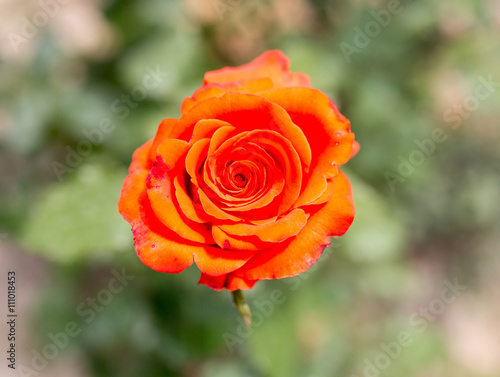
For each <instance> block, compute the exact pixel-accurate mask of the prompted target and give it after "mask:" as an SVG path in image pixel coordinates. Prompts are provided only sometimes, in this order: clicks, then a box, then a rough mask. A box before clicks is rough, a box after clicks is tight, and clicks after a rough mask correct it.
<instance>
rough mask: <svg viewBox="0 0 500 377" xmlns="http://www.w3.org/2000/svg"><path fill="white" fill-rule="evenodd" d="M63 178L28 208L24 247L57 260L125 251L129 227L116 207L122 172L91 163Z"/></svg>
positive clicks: (101, 256) (73, 259)
mask: <svg viewBox="0 0 500 377" xmlns="http://www.w3.org/2000/svg"><path fill="white" fill-rule="evenodd" d="M68 174H70V173H68ZM68 174H67V175H65V179H66V180H64V181H63V182H62V183H61V184H58V185H57V184H56V185H54V186H52V187H50V188H48V189H47V190H46V191H45V192H44V193H43V194H42V195H41V197H40V199H39V201H38V203H37V204H36V205H35V206H34V208H33V209H32V211H31V213H30V216H29V217H28V219H27V220H26V225H25V230H24V234H23V235H22V240H23V242H24V243H25V245H26V246H27V247H29V248H30V249H31V250H33V251H34V252H37V253H40V254H42V255H45V256H46V257H47V258H49V259H53V260H57V261H60V262H74V261H76V260H79V259H86V258H95V257H98V258H101V259H103V258H104V259H108V258H110V252H115V251H119V250H122V249H124V248H129V247H130V246H131V245H132V240H131V238H132V237H131V232H130V227H129V225H128V224H127V223H126V222H125V221H124V220H123V219H122V218H121V216H120V214H119V213H118V209H117V202H118V197H119V195H120V188H121V185H122V183H123V178H124V176H125V174H126V173H125V171H124V170H123V169H116V168H109V167H106V168H105V167H103V166H100V165H97V164H94V165H84V166H82V167H81V168H79V169H77V170H76V171H75V172H73V173H71V174H72V175H71V176H69V175H68Z"/></svg>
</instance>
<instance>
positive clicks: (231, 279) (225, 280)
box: [198, 273, 258, 291]
mask: <svg viewBox="0 0 500 377" xmlns="http://www.w3.org/2000/svg"><path fill="white" fill-rule="evenodd" d="M257 282H258V280H248V279H244V278H241V277H238V276H234V275H232V274H227V275H220V276H210V275H207V274H204V273H202V274H201V277H200V281H198V284H205V285H207V286H209V287H210V288H212V289H215V290H216V291H220V290H221V289H223V288H226V290H228V291H236V290H237V289H252V287H253V286H254V285H255V283H257Z"/></svg>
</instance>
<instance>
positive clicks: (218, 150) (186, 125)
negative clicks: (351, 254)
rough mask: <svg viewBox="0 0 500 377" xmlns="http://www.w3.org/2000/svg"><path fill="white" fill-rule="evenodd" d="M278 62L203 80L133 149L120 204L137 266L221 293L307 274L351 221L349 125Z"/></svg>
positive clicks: (279, 58)
mask: <svg viewBox="0 0 500 377" xmlns="http://www.w3.org/2000/svg"><path fill="white" fill-rule="evenodd" d="M289 67H290V63H289V61H288V58H287V57H286V56H285V55H283V53H281V52H280V51H268V52H265V53H264V54H262V55H261V56H259V57H258V58H256V59H255V60H254V61H252V62H251V63H249V64H246V65H242V66H240V67H235V68H233V67H226V68H223V69H220V70H217V71H212V72H207V73H206V74H205V77H204V81H203V86H202V87H200V88H199V89H197V90H196V91H195V92H194V94H193V96H192V97H188V98H186V99H185V100H184V102H183V104H182V108H181V113H182V115H181V117H180V119H164V120H163V121H162V122H161V123H160V125H159V127H158V131H157V133H156V135H155V137H154V138H152V139H151V140H149V141H148V142H147V143H146V144H144V145H143V146H141V147H139V148H138V149H137V150H136V151H135V153H134V155H133V157H132V164H131V165H130V169H129V175H128V176H127V178H126V179H125V182H124V184H123V188H122V192H121V197H120V200H119V203H118V207H119V211H120V213H121V214H122V216H123V217H124V218H125V220H127V221H128V222H129V223H130V224H131V226H132V232H133V234H134V243H135V250H136V252H137V255H138V256H139V258H140V259H141V261H142V262H143V263H144V264H145V265H147V266H149V267H151V268H152V269H154V270H156V271H160V272H168V273H178V272H181V271H183V270H184V269H185V268H187V267H189V266H191V265H192V264H193V262H195V263H196V265H197V266H198V268H199V269H200V270H201V278H200V281H199V283H201V284H205V285H207V286H209V287H211V288H213V289H217V290H220V289H222V288H226V289H227V290H229V291H234V290H238V289H250V288H252V287H253V285H254V284H255V283H256V282H257V281H258V280H260V279H280V278H286V277H291V276H295V275H298V274H300V273H302V272H304V271H306V270H307V269H308V268H309V267H310V266H311V265H312V264H314V263H315V262H316V261H317V260H318V258H319V257H320V256H321V253H322V251H323V249H324V248H325V247H326V246H328V245H329V244H330V240H329V237H330V236H340V235H342V234H344V233H345V232H346V231H347V229H348V228H349V226H350V225H351V223H352V221H353V218H354V212H355V209H354V204H353V200H352V191H351V185H350V182H349V180H348V179H347V178H346V176H345V175H344V174H343V173H342V172H341V171H340V170H339V167H340V166H341V165H342V164H345V163H346V162H347V161H348V160H349V158H350V157H351V155H353V154H354V153H355V152H356V151H357V149H358V144H357V143H356V142H355V141H354V134H353V133H352V132H351V130H350V123H349V121H348V120H347V119H346V118H345V117H344V116H343V115H342V114H340V112H339V111H338V110H337V107H336V106H335V104H334V103H333V102H332V101H331V100H330V99H329V98H328V97H327V96H326V95H325V94H323V93H322V92H320V91H318V90H316V89H311V87H310V86H311V85H310V79H309V77H308V76H307V75H305V74H303V73H292V72H290V68H289Z"/></svg>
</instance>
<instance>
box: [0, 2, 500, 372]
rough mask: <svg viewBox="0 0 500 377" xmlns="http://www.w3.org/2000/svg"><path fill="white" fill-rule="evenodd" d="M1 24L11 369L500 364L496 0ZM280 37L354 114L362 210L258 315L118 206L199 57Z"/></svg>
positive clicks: (46, 9) (21, 9)
mask: <svg viewBox="0 0 500 377" xmlns="http://www.w3.org/2000/svg"><path fill="white" fill-rule="evenodd" d="M377 25H378V26H377ZM362 34H364V35H365V36H364V37H363V36H362ZM0 35H1V42H0V59H1V61H0V96H1V103H0V177H1V178H0V179H1V180H0V190H1V191H0V193H1V195H0V237H1V238H0V264H1V273H2V276H0V279H1V280H2V285H1V286H2V287H5V288H2V301H1V302H2V304H1V305H2V308H1V310H0V311H1V312H2V313H6V310H7V305H6V295H7V293H6V292H7V289H6V287H7V285H6V281H7V271H10V270H15V271H16V273H17V296H18V298H17V311H18V314H19V317H18V319H17V325H18V327H17V330H18V334H17V335H18V339H17V343H16V344H17V368H18V370H16V371H12V370H11V369H9V368H7V364H8V362H7V361H6V360H5V358H4V357H2V365H1V368H0V375H1V376H14V375H16V374H19V373H20V371H19V368H20V367H21V364H22V365H23V366H24V367H26V368H29V369H24V374H20V375H25V376H31V375H33V376H41V377H44V376H50V377H58V376H70V377H73V376H75V377H76V376H78V377H80V376H81V377H87V376H88V377H90V376H99V377H100V376H106V377H110V376H120V377H128V376H130V377H137V376H147V377H150V376H151V377H155V376H185V377H198V376H200V377H254V376H255V377H257V376H262V377H267V376H269V377H293V376H298V377H323V376H325V377H330V376H342V377H343V376H345V377H356V376H358V377H359V376H370V377H378V376H379V375H380V376H387V377H391V376H394V377H400V376H409V377H449V376H454V377H462V376H463V377H465V376H474V377H497V376H499V375H500V321H499V319H500V254H499V251H500V211H499V203H500V175H499V173H500V148H499V119H500V95H499V89H500V3H499V2H498V1H497V0H477V1H473V0H442V1H439V2H436V1H432V0H418V1H417V0H414V1H410V0H407V1H401V2H398V1H396V0H391V1H388V2H386V1H382V0H373V1H368V0H356V1H334V0H266V1H263V0H253V1H250V0H185V1H172V0H168V1H166V0H149V1H140V0H115V1H112V0H108V1H101V0H52V1H49V0H45V1H43V0H40V1H38V0H37V1H28V0H1V1H0ZM274 48H279V49H281V50H282V51H283V52H284V53H285V54H287V55H288V56H289V57H290V59H291V62H292V69H293V70H294V71H302V72H306V73H308V74H309V75H310V76H311V78H312V83H313V86H314V87H316V88H318V89H320V90H322V91H324V92H325V93H327V94H328V95H329V96H330V97H331V98H332V99H333V100H334V101H335V102H336V103H337V104H338V106H339V108H340V110H341V112H342V113H343V114H345V115H346V116H347V117H348V118H349V119H350V120H351V124H352V129H353V131H354V132H355V133H356V138H357V140H358V141H359V142H360V144H361V151H360V153H359V154H358V155H357V156H356V157H355V158H354V159H353V160H352V161H350V162H349V163H348V165H347V166H346V169H345V170H347V174H348V176H349V177H350V179H351V181H352V184H353V188H354V196H355V202H356V206H357V215H356V218H355V221H354V223H353V225H352V227H351V229H350V230H349V232H348V233H347V234H346V235H345V236H344V237H342V238H340V239H338V240H334V242H333V245H332V246H331V247H330V248H329V249H327V250H326V251H325V254H324V255H323V257H322V258H321V259H320V260H319V262H318V263H317V264H316V265H315V267H314V271H310V272H307V273H305V274H303V275H301V276H300V277H296V278H292V279H285V280H281V281H269V282H266V281H263V282H259V283H258V284H257V285H256V286H255V288H254V289H253V290H252V291H251V292H249V293H247V298H248V300H249V303H250V306H251V307H252V310H253V313H254V326H253V328H252V329H250V330H246V329H245V328H244V327H243V325H242V322H241V320H240V319H239V317H238V315H237V312H236V310H235V308H234V307H233V306H232V304H231V297H230V295H229V294H228V293H227V292H214V291H212V290H210V289H209V288H207V287H206V286H199V285H197V284H196V282H197V279H198V274H199V272H198V271H197V269H196V267H195V266H193V267H192V268H190V269H189V270H186V271H184V272H183V273H181V274H179V275H167V274H161V273H157V272H154V271H152V270H150V269H148V268H147V267H145V266H143V265H142V264H141V263H140V262H139V260H138V259H137V257H136V256H135V253H134V250H133V246H132V235H131V232H130V228H129V225H128V224H127V223H126V222H125V221H123V220H122V218H121V217H120V215H119V214H118V213H117V208H116V202H117V200H118V196H119V191H120V188H121V184H122V182H123V179H124V177H125V175H126V172H127V167H128V164H129V163H130V160H131V155H132V152H133V151H134V150H135V148H137V147H138V146H139V145H141V144H142V143H143V142H145V141H146V140H148V139H149V138H150V137H152V135H153V134H154V132H155V130H156V127H157V125H158V124H159V122H160V121H161V119H163V118H167V117H178V116H179V115H180V111H179V108H180V104H181V102H182V100H183V99H184V97H186V96H189V95H191V93H192V92H193V91H194V90H195V89H196V88H197V87H198V86H200V85H201V83H202V77H203V73H204V72H205V71H207V70H212V69H218V68H220V67H222V66H225V65H237V64H242V63H246V62H248V61H250V60H251V59H253V58H254V57H256V56H257V55H258V54H260V53H261V52H263V51H265V50H267V49H274ZM346 51H348V52H346ZM151 72H156V73H155V74H154V76H151V77H154V78H156V81H155V82H156V84H155V85H152V84H151V81H148V83H149V84H150V85H148V88H147V89H146V88H145V87H144V83H143V80H144V79H145V78H146V77H147V76H148V75H152V73H151ZM148 80H150V79H148ZM488 82H489V84H488ZM103 124H104V125H105V126H104V127H105V128H104V129H105V132H104V131H102V130H101V131H99V130H100V128H99V127H101V126H102V125H103ZM436 130H438V131H436ZM439 130H440V131H439ZM89 135H90V136H89ZM435 135H440V137H439V140H440V141H439V142H429V140H430V139H432V137H433V136H435ZM425 140H427V141H425ZM89 141H90V142H91V144H89ZM89 145H90V147H89ZM418 145H421V147H419V146H418ZM422 145H424V146H423V147H422ZM424 152H426V153H424ZM124 269H125V270H124ZM123 271H125V273H126V274H127V275H128V276H130V278H129V279H130V280H125V281H124V282H122V283H120V284H115V283H113V284H115V287H116V286H118V287H119V288H120V289H115V291H119V292H115V293H110V290H109V284H110V282H112V281H113V279H114V276H115V274H118V275H120V274H122V273H123ZM449 286H454V287H455V288H454V290H450V288H449ZM447 287H448V288H447ZM92 300H94V301H92ZM273 300H274V301H273ZM2 315H4V314H2ZM1 322H2V327H1V329H2V332H1V336H0V339H1V341H0V344H2V347H1V349H2V354H3V355H4V356H5V351H3V349H4V348H6V349H7V343H8V342H7V339H6V338H7V336H6V334H7V332H8V328H7V325H6V320H5V321H4V319H2V321H1ZM68 324H73V325H71V326H74V327H71V326H70V327H71V328H72V330H71V331H70V333H71V334H70V335H68V333H66V335H62V333H63V332H64V331H65V329H66V326H67V325H68ZM75 329H76V330H75ZM54 339H55V340H54ZM395 342H398V343H395ZM54 347H55V348H54ZM37 355H38V356H37ZM44 360H45V361H44Z"/></svg>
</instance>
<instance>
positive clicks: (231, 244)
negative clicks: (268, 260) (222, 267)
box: [212, 225, 272, 252]
mask: <svg viewBox="0 0 500 377" xmlns="http://www.w3.org/2000/svg"><path fill="white" fill-rule="evenodd" d="M212 236H213V237H214V240H215V242H216V243H217V245H219V247H220V248H221V249H230V250H235V251H236V252H239V251H240V250H263V249H267V248H269V247H270V246H272V244H271V243H266V242H264V241H262V240H260V239H259V238H258V237H256V236H250V237H241V236H236V235H233V234H227V233H226V232H224V231H223V230H222V229H221V228H220V227H219V226H217V225H214V226H213V227H212Z"/></svg>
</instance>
